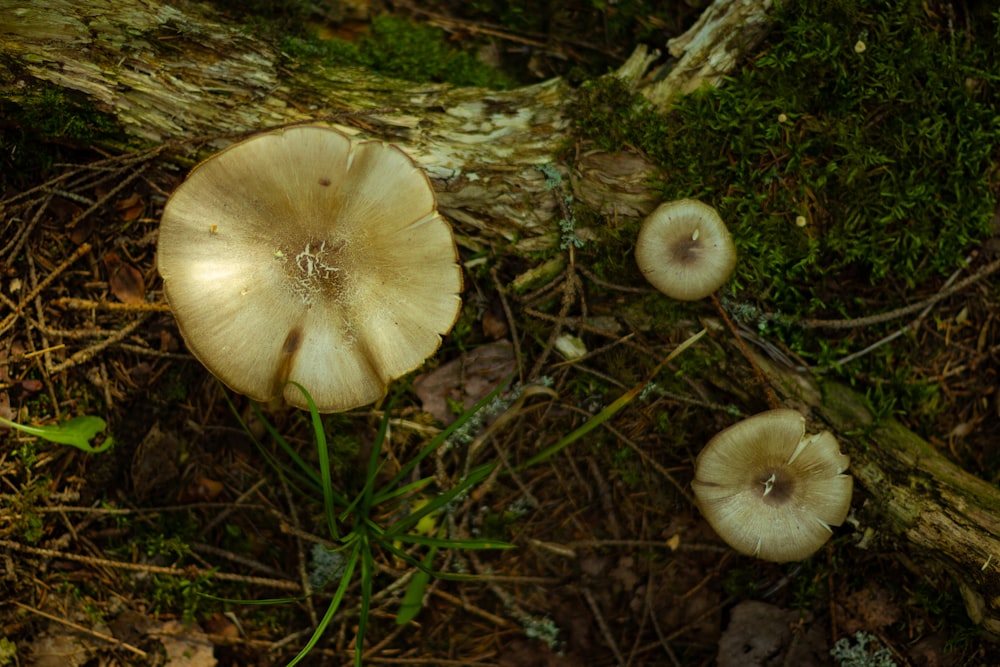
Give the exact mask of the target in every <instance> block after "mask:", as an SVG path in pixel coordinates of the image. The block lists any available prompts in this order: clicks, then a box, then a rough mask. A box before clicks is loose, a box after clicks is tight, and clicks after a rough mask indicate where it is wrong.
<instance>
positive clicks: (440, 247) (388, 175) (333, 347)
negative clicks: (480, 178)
mask: <svg viewBox="0 0 1000 667" xmlns="http://www.w3.org/2000/svg"><path fill="white" fill-rule="evenodd" d="M457 259H458V254H457V251H456V248H455V242H454V237H453V235H452V231H451V227H450V226H449V225H448V223H447V222H446V221H445V220H444V219H443V218H442V217H441V216H440V215H439V214H438V212H437V204H436V200H435V197H434V192H433V190H432V189H431V185H430V182H429V180H428V179H427V176H426V174H424V172H423V171H422V170H420V169H419V168H418V167H417V166H416V165H415V164H414V163H413V161H412V160H411V159H410V158H409V157H408V156H407V155H406V154H405V153H403V152H402V151H401V150H399V149H398V148H396V147H395V146H391V145H389V144H385V143H382V142H378V141H365V142H358V141H355V140H352V139H350V138H348V137H347V136H345V135H344V134H341V133H340V132H337V131H335V130H332V129H329V128H325V127H315V126H308V127H296V128H291V129H285V130H281V131H277V132H269V133H265V134H261V135H257V136H255V137H251V138H250V139H247V140H246V141H243V142H241V143H238V144H235V145H233V146H231V147H229V148H227V149H226V150H224V151H222V152H221V153H219V154H217V155H215V156H213V157H211V158H209V159H208V160H206V161H205V162H203V163H202V164H200V165H199V166H198V167H196V168H195V169H194V170H193V171H192V172H191V173H190V174H189V175H188V177H187V180H186V181H185V182H184V183H182V184H181V186H180V187H179V188H178V189H177V190H176V191H175V192H174V194H173V195H172V196H171V197H170V200H169V201H168V202H167V205H166V207H165V209H164V212H163V219H162V222H161V226H160V237H159V246H158V266H159V271H160V274H161V276H162V277H163V284H164V291H165V293H166V296H167V299H168V301H169V302H170V305H171V308H172V310H173V311H174V315H175V317H176V319H177V323H178V326H179V328H180V330H181V334H182V335H183V336H184V340H185V342H186V343H187V345H188V348H189V349H190V350H191V352H192V353H193V354H194V355H195V356H196V357H197V358H198V359H199V360H200V361H201V362H202V363H203V364H204V365H205V366H206V367H208V369H209V370H210V371H212V373H214V374H215V375H216V377H218V378H219V379H220V380H222V381H223V382H224V383H225V384H227V385H228V386H229V387H231V388H232V389H233V390H235V391H238V392H240V393H243V394H246V395H247V396H250V397H251V398H254V399H256V400H261V401H267V400H272V399H274V398H276V397H277V396H278V395H283V396H284V398H285V400H286V401H287V402H288V403H290V404H292V405H295V406H298V407H306V403H305V399H304V397H303V396H302V394H301V392H299V390H298V389H297V388H295V387H294V386H292V385H287V384H286V382H287V381H294V382H298V383H299V384H301V385H302V386H303V387H305V388H306V390H307V391H309V393H310V394H311V395H312V397H313V399H314V400H315V402H316V405H317V407H318V408H319V409H320V410H321V411H323V412H333V411H341V410H347V409H351V408H355V407H358V406H361V405H365V404H367V403H371V402H373V401H376V400H378V399H379V398H381V397H382V396H383V395H384V394H385V391H386V387H387V385H388V383H389V381H391V380H392V379H394V378H396V377H399V376H400V375H403V374H405V373H407V372H409V371H410V370H413V369H414V368H416V367H417V366H419V365H420V364H421V363H422V362H423V361H424V360H425V359H426V358H427V357H428V356H430V355H431V354H433V353H434V352H435V351H436V350H437V348H438V346H439V345H440V342H441V336H442V335H443V334H444V333H446V332H448V331H449V330H450V329H451V327H452V325H453V324H454V323H455V319H456V317H457V316H458V312H459V308H460V305H461V301H460V299H459V296H458V293H459V291H460V290H461V287H462V274H461V269H460V267H459V266H458V264H457Z"/></svg>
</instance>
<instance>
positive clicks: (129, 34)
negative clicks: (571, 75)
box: [0, 0, 770, 238]
mask: <svg viewBox="0 0 1000 667" xmlns="http://www.w3.org/2000/svg"><path fill="white" fill-rule="evenodd" d="M769 5H770V2H769V1H768V0H722V1H720V2H717V3H716V4H715V5H713V10H712V17H713V18H712V20H711V21H708V22H707V24H706V25H703V26H701V27H699V28H697V29H698V33H697V34H696V35H692V36H691V37H690V38H688V39H687V41H688V42H691V43H693V44H695V45H697V49H696V50H695V51H693V52H692V55H691V56H690V57H686V58H682V66H681V67H678V68H677V69H676V75H677V76H678V77H680V78H681V79H682V80H683V81H684V85H685V87H690V86H693V85H697V82H698V81H701V80H702V79H700V78H699V77H701V76H703V75H706V74H708V75H714V74H718V73H719V72H718V69H719V68H718V65H719V63H729V64H730V65H731V64H732V62H734V56H733V49H734V47H733V45H732V44H730V42H729V41H727V40H726V39H725V35H726V34H727V31H729V30H730V29H731V28H732V25H733V21H737V20H738V21H744V20H746V16H747V14H748V13H750V14H756V15H757V16H758V17H759V18H757V19H755V20H754V22H755V23H761V22H763V17H764V16H766V11H767V8H768V6H769ZM726 17H729V18H728V19H727V18H726ZM0 37H2V41H0V48H2V56H3V57H2V58H0V94H2V95H3V96H4V97H7V98H9V99H10V100H12V101H13V102H15V103H16V102H18V100H19V99H20V98H23V97H24V96H25V95H26V94H28V93H29V92H30V91H31V90H32V89H33V88H37V87H38V86H39V85H53V86H58V87H59V88H63V89H67V90H72V91H75V92H77V93H80V94H82V95H84V96H85V97H86V98H87V99H89V100H91V101H92V102H93V103H95V104H96V105H97V106H98V107H99V108H100V109H101V110H103V111H105V112H106V113H108V114H110V115H112V116H113V117H114V118H116V119H117V120H118V122H119V123H120V124H121V126H122V127H123V128H124V129H125V131H126V132H127V133H128V134H129V135H130V136H131V137H133V138H134V139H135V140H136V141H137V142H152V143H160V142H164V141H168V140H171V141H177V140H192V139H195V138H197V137H202V136H205V135H210V136H211V135H222V138H221V139H220V140H218V141H216V142H215V147H216V148H221V147H222V146H223V145H224V144H226V143H228V142H229V141H230V140H231V139H232V137H233V136H234V135H239V134H241V133H247V132H253V131H258V130H260V129H262V128H266V127H271V126H277V125H284V124H288V123H295V122H307V121H309V120H313V119H317V118H321V119H322V118H327V119H329V118H335V119H339V124H340V125H341V126H342V127H343V126H345V125H347V126H348V127H347V128H346V129H348V130H349V131H351V132H355V133H357V132H361V133H363V134H365V135H367V136H370V137H375V138H381V139H385V140H389V141H393V142H394V143H397V144H399V145H400V146H401V147H402V148H403V149H404V150H406V151H407V152H408V153H409V154H410V155H412V156H413V157H414V159H416V160H417V162H418V163H419V164H420V165H421V166H423V167H424V168H425V169H426V170H427V172H428V173H429V174H430V176H431V179H432V180H433V182H434V186H435V189H436V190H437V192H438V199H439V202H440V205H441V209H442V211H443V212H444V213H445V214H447V215H448V216H450V217H451V218H453V219H455V220H458V221H460V222H463V223H465V224H469V225H472V226H474V227H476V228H477V229H479V230H480V232H481V233H483V234H486V235H488V236H496V235H502V236H505V237H507V238H513V237H514V236H525V235H529V236H533V235H541V234H545V233H547V232H552V231H553V228H554V227H555V225H554V222H555V221H556V220H557V219H558V218H559V217H560V215H561V211H560V201H559V197H560V195H559V194H558V193H556V192H553V190H552V188H551V183H549V182H548V181H547V180H546V177H545V175H544V174H543V173H542V172H541V170H540V167H542V166H544V165H547V164H555V163H557V162H558V155H559V153H560V151H562V150H564V148H565V147H566V146H567V144H568V142H569V139H570V137H569V134H568V123H569V121H568V118H569V110H570V106H571V105H572V104H573V103H574V101H575V95H574V92H573V91H572V89H571V88H570V87H569V86H567V85H566V84H565V83H564V82H563V81H562V80H560V79H553V80H551V81H547V82H544V83H541V84H538V85H535V86H529V87H526V88H520V89H517V90H512V91H504V92H496V91H494V92H491V91H483V90H480V89H473V88H455V87H451V86H446V85H438V84H413V83H407V82H402V81H398V80H393V79H387V78H385V77H381V76H378V75H375V74H372V73H370V72H366V71H364V70H360V69H354V68H341V69H330V68H324V67H321V66H305V65H299V64H297V63H295V62H293V61H290V60H289V59H288V58H286V57H284V56H283V55H282V54H281V53H279V51H278V50H277V49H276V48H275V47H274V46H273V45H270V44H268V43H266V42H265V41H263V40H261V39H258V38H256V37H254V36H252V35H249V34H247V33H246V32H245V31H244V30H243V29H240V28H239V27H237V26H233V25H229V24H227V23H226V22H225V20H224V18H223V17H221V16H219V15H216V14H213V13H211V10H210V9H209V8H208V7H207V6H206V5H204V4H187V3H185V2H183V1H181V2H177V3H171V4H164V3H162V2H160V1H159V0H92V1H90V2H86V3H81V2H78V1H77V0H51V1H49V0H45V1H43V0H34V1H30V0H29V1H22V2H17V1H14V0H0ZM750 45H751V43H750V42H745V41H744V42H740V44H739V46H740V47H747V46H750ZM678 53H679V52H678ZM655 58H656V54H652V55H651V54H648V53H647V52H646V51H645V49H641V50H640V51H639V52H638V53H637V57H635V58H633V59H632V60H630V62H629V67H627V68H623V70H622V74H621V76H623V77H626V78H628V79H629V81H630V82H631V83H633V84H634V85H635V86H639V85H640V82H639V78H640V77H641V76H643V75H644V74H646V70H647V69H648V66H649V64H650V63H651V62H653V60H655ZM702 60H704V62H702ZM712 63H715V64H714V65H713V64H712ZM647 88H648V89H649V90H650V91H653V90H654V89H655V91H656V95H657V97H658V98H662V99H667V98H669V96H670V92H669V88H670V85H669V84H667V83H665V82H664V81H660V82H658V83H655V84H649V86H648V87H647ZM577 167H578V172H577V173H575V174H572V176H573V179H572V183H573V186H574V189H575V190H576V192H577V194H578V196H580V197H581V198H582V199H583V201H585V202H586V203H588V204H590V205H592V206H595V207H596V208H600V209H602V210H604V211H605V212H606V213H608V214H612V215H617V216H621V217H640V216H643V215H645V214H646V213H648V212H649V211H650V210H652V208H653V207H654V206H655V205H656V203H657V202H656V198H655V195H654V194H653V193H652V192H651V191H650V190H649V189H648V188H647V187H646V183H647V182H649V181H650V179H651V177H652V176H653V175H654V169H653V167H652V165H650V164H649V163H648V162H646V161H645V160H644V159H642V158H641V157H640V156H638V155H634V154H604V153H595V154H588V155H584V156H582V157H581V159H580V161H579V164H578V165H577ZM563 175H564V176H570V174H568V173H564V174H563Z"/></svg>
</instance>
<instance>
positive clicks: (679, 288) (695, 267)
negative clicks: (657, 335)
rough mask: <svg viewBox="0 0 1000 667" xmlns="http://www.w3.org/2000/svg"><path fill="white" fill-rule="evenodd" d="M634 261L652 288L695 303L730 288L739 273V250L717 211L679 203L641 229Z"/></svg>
mask: <svg viewBox="0 0 1000 667" xmlns="http://www.w3.org/2000/svg"><path fill="white" fill-rule="evenodd" d="M635 260H636V263H637V264H638V265H639V270H640V271H642V275H643V276H645V277H646V280H648V281H649V282H650V284H652V285H653V287H655V288H656V289H658V290H660V291H661V292H663V293H664V294H666V295H667V296H669V297H671V298H673V299H678V300H680V301H694V300H696V299H702V298H704V297H706V296H708V295H709V294H711V293H712V292H714V291H715V290H717V289H719V288H720V287H721V286H722V284H723V283H724V282H726V280H727V279H728V278H729V276H730V275H731V274H732V272H733V269H734V268H735V267H736V246H735V245H733V240H732V237H731V236H730V235H729V230H728V229H726V225H725V223H723V222H722V218H720V217H719V214H718V213H717V212H716V211H715V209H714V208H712V207H711V206H709V205H708V204H704V203H702V202H700V201H696V200H694V199H679V200H677V201H672V202H667V203H665V204H661V205H660V206H659V207H658V208H657V209H656V210H655V211H653V212H652V213H651V214H650V215H649V217H647V218H646V220H645V221H644V222H643V223H642V228H641V229H640V230H639V237H638V239H637V240H636V244H635Z"/></svg>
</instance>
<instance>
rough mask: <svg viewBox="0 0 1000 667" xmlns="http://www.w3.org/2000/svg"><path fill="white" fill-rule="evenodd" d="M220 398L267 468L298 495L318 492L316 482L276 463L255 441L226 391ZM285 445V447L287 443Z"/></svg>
mask: <svg viewBox="0 0 1000 667" xmlns="http://www.w3.org/2000/svg"><path fill="white" fill-rule="evenodd" d="M220 384H221V383H220ZM222 396H223V398H225V399H226V403H227V404H228V405H229V411H230V412H232V413H233V417H234V418H235V419H236V421H237V422H238V423H239V425H240V428H242V429H243V432H244V433H246V434H247V437H249V438H250V442H252V443H253V444H254V446H255V447H256V448H257V452H258V453H259V454H260V455H261V456H263V457H264V460H265V461H266V462H267V464H268V465H269V466H271V467H272V468H274V470H275V471H276V472H277V473H278V474H279V475H281V476H282V477H283V478H284V479H285V480H286V481H287V482H288V483H289V485H291V487H292V488H294V489H295V490H296V491H297V492H298V493H301V494H303V495H311V494H313V493H316V492H318V491H319V485H318V483H317V480H313V479H310V478H306V477H304V476H303V475H301V474H300V473H299V472H298V471H297V470H295V469H294V468H289V467H288V466H285V465H282V463H281V462H280V461H278V459H276V458H275V457H274V456H273V455H272V454H271V452H269V451H268V450H267V448H266V447H264V443H262V442H261V441H260V440H258V439H257V436H255V435H254V434H253V431H252V430H250V426H249V425H248V424H247V423H246V421H245V420H244V419H243V416H242V415H241V414H240V412H239V410H237V409H236V405H235V404H234V403H233V401H232V399H231V398H230V397H229V392H228V391H227V390H226V389H223V390H222ZM253 407H254V408H256V405H254V406H253ZM257 414H258V418H259V419H261V423H263V424H264V428H265V429H268V430H269V432H270V433H271V434H272V437H274V438H275V440H276V441H279V442H284V439H283V438H282V437H281V434H280V433H278V432H277V431H276V430H274V427H273V426H271V424H270V422H268V421H267V419H265V418H264V416H263V414H261V413H260V412H259V411H258V412H257ZM285 444H286V445H287V443H285ZM303 487H305V488H308V489H311V491H308V492H306V491H303Z"/></svg>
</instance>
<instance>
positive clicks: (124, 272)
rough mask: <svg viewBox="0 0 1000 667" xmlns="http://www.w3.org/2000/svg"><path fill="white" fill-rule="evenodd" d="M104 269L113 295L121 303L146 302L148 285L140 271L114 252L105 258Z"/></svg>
mask: <svg viewBox="0 0 1000 667" xmlns="http://www.w3.org/2000/svg"><path fill="white" fill-rule="evenodd" d="M104 267H105V268H106V269H107V271H108V285H109V286H110V287H111V293H112V294H114V295H115V297H116V298H117V299H118V300H119V301H121V302H122V303H132V304H135V303H143V302H145V301H146V284H145V282H144V281H143V279H142V273H141V272H140V271H139V269H137V268H135V267H134V266H132V265H131V264H129V263H128V262H125V261H123V260H122V258H121V257H119V256H118V253H116V252H114V251H111V252H109V253H108V254H106V255H105V256H104Z"/></svg>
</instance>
